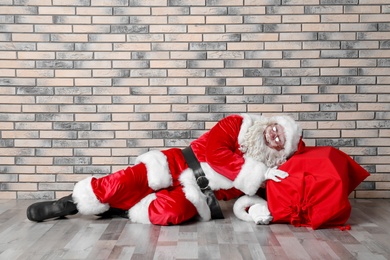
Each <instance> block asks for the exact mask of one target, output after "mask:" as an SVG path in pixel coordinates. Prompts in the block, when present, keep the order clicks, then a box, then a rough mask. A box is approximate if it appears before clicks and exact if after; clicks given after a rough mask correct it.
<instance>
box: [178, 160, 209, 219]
mask: <svg viewBox="0 0 390 260" xmlns="http://www.w3.org/2000/svg"><path fill="white" fill-rule="evenodd" d="M179 180H180V183H181V185H182V186H183V191H184V194H185V196H186V198H187V199H188V200H189V201H190V202H191V203H192V204H193V205H194V206H195V208H196V209H197V211H198V214H199V216H200V217H201V220H203V221H208V220H210V219H211V212H210V208H209V206H208V205H207V198H206V196H205V195H204V194H203V192H202V191H201V190H200V188H199V186H198V184H197V183H196V180H195V176H194V172H193V170H192V169H190V168H188V169H186V170H184V171H183V172H182V173H181V174H180V177H179Z"/></svg>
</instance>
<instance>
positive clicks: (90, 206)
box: [73, 114, 301, 225]
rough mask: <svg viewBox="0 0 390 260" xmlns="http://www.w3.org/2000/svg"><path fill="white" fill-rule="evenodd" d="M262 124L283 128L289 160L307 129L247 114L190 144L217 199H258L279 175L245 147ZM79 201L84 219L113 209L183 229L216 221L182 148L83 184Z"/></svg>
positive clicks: (149, 156) (147, 155)
mask: <svg viewBox="0 0 390 260" xmlns="http://www.w3.org/2000/svg"><path fill="white" fill-rule="evenodd" d="M259 121H262V122H263V123H264V122H277V123H278V124H281V125H282V126H283V127H284V129H285V135H286V143H285V149H284V150H285V154H286V156H289V155H291V154H292V153H293V152H294V151H295V150H296V147H297V144H298V142H299V138H300V132H301V130H300V128H299V126H298V125H297V124H296V123H295V122H294V121H293V120H292V119H291V118H289V117H282V116H280V117H272V118H265V117H262V116H254V115H247V114H245V115H231V116H228V117H226V118H224V119H222V120H221V121H219V122H218V123H217V124H216V125H215V126H214V127H213V128H212V129H211V130H210V131H208V132H206V133H205V134H204V135H202V136H201V137H200V138H198V139H197V140H195V141H193V142H192V143H191V144H190V146H191V148H192V151H193V153H194V154H195V156H196V158H197V160H198V161H199V162H200V165H201V168H202V169H203V171H204V174H205V176H206V177H207V179H208V181H209V184H208V186H209V187H210V188H211V190H213V191H214V194H215V196H216V197H217V199H219V200H221V199H224V200H229V199H233V198H237V197H239V196H240V195H242V194H246V195H250V196H252V195H254V194H256V192H257V191H258V189H259V188H260V186H261V185H262V183H263V182H264V181H265V180H266V179H268V178H275V174H276V176H277V173H275V172H273V174H271V175H270V174H269V173H270V171H269V169H270V168H269V167H268V166H267V165H266V164H265V163H263V162H260V161H258V160H256V159H254V158H252V157H251V156H247V155H246V154H245V151H244V150H243V148H242V144H243V143H244V142H245V139H246V134H247V132H248V129H249V128H250V127H251V126H253V125H254V124H255V123H256V122H259ZM259 138H263V133H262V132H261V133H259ZM267 174H268V175H267ZM73 200H74V202H75V203H76V206H77V209H78V210H79V212H80V213H81V214H87V215H90V214H100V213H103V212H105V211H107V210H108V209H109V208H110V207H113V208H119V209H123V210H128V212H129V213H128V215H129V218H130V219H131V220H132V221H134V222H138V223H153V224H159V225H171V224H180V223H182V222H184V221H187V220H189V219H191V218H193V217H195V216H197V215H199V216H200V218H201V219H202V220H206V221H207V220H210V219H211V213H210V208H209V206H208V204H207V198H206V196H205V194H204V193H203V192H202V190H201V189H200V188H199V186H198V184H197V182H196V179H195V176H194V172H193V170H192V169H191V168H189V167H188V164H187V162H186V160H185V159H184V156H183V153H182V151H181V149H178V148H172V149H168V150H163V151H158V150H152V151H149V152H147V153H145V154H142V155H141V156H139V157H138V158H137V159H136V164H135V165H134V166H131V167H128V168H127V169H124V170H120V171H118V172H116V173H113V174H110V175H107V176H104V177H101V178H95V177H90V178H87V179H85V180H82V181H80V182H78V183H76V185H75V187H74V190H73Z"/></svg>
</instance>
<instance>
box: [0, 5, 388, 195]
mask: <svg viewBox="0 0 390 260" xmlns="http://www.w3.org/2000/svg"><path fill="white" fill-rule="evenodd" d="M0 5H1V6H0V137H1V140H0V156H1V157H0V160H1V162H0V173H1V174H0V182H1V190H0V198H2V199H8V198H20V199H26V198H27V199H29V198H39V199H40V198H55V197H58V196H62V195H65V194H68V193H69V191H70V190H72V188H73V185H74V183H75V182H76V181H78V180H80V179H83V178H85V177H86V176H90V175H91V174H96V175H100V174H107V173H111V172H113V171H116V170H118V169H121V168H124V167H126V166H127V165H129V164H132V163H133V162H134V159H135V157H136V156H137V155H139V154H141V153H143V152H145V151H147V150H148V149H155V148H157V149H161V148H163V147H183V146H186V145H187V144H188V143H189V142H190V141H191V140H193V139H194V138H196V137H198V136H199V135H201V134H202V133H203V132H204V131H205V129H209V128H211V127H212V126H213V125H214V124H215V122H216V121H218V120H219V119H221V118H222V117H224V116H226V115H228V114H232V113H244V112H246V113H263V114H265V115H273V114H281V113H283V114H290V115H292V116H293V117H294V118H295V119H297V120H298V121H299V122H300V124H301V125H302V127H303V128H304V129H305V130H304V140H305V141H306V143H307V145H320V146H321V145H331V146H336V147H339V148H340V149H341V150H343V151H345V152H346V153H347V154H349V155H351V156H352V157H353V158H354V159H355V160H356V161H357V162H358V163H360V164H361V165H362V166H364V167H365V168H366V169H368V170H369V171H370V172H371V173H372V175H371V176H370V177H369V178H368V179H367V180H366V182H364V183H363V184H362V185H360V187H359V188H358V189H357V191H355V192H354V193H353V194H352V197H358V198H378V197H379V198H383V197H385V198H390V170H389V168H390V167H389V166H390V130H389V127H390V120H389V119H390V112H389V111H390V102H389V101H390V86H389V84H390V76H389V74H390V67H389V66H390V5H389V1H388V0H234V1H233V0H112V1H106V0H69V1H62V0H0Z"/></svg>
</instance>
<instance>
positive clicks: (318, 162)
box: [266, 141, 369, 229]
mask: <svg viewBox="0 0 390 260" xmlns="http://www.w3.org/2000/svg"><path fill="white" fill-rule="evenodd" d="M280 169H281V170H283V171H286V172H288V173H289V176H288V177H287V178H286V179H284V180H282V181H281V182H274V181H268V182H267V184H266V193H267V201H268V207H269V210H270V212H271V215H272V216H273V221H272V223H291V224H292V225H294V226H310V227H312V228H313V229H318V228H328V227H342V226H343V225H344V224H345V223H346V222H347V220H348V219H349V217H350V214H351V205H350V202H349V199H348V195H349V194H350V193H351V192H352V191H353V190H354V189H355V188H356V187H357V186H358V185H359V184H360V183H361V182H362V181H363V180H364V179H365V178H367V177H368V176H369V173H368V172H367V171H366V170H365V169H363V168H362V167H361V166H360V165H358V164H357V163H356V162H355V161H354V160H352V159H351V158H350V157H349V156H348V155H347V154H345V153H344V152H342V151H340V150H338V149H335V148H333V147H328V146H326V147H305V145H304V143H303V142H302V141H301V143H300V147H299V149H298V152H297V153H296V154H294V156H292V157H291V158H290V159H289V160H288V161H287V162H286V163H284V164H283V165H282V166H281V167H280Z"/></svg>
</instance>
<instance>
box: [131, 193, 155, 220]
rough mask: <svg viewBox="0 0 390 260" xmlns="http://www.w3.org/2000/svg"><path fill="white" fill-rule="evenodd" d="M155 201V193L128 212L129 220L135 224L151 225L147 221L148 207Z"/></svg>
mask: <svg viewBox="0 0 390 260" xmlns="http://www.w3.org/2000/svg"><path fill="white" fill-rule="evenodd" d="M155 199H156V193H151V194H149V195H148V196H146V197H145V198H143V199H142V200H141V201H140V202H138V203H137V204H135V205H134V206H133V207H131V209H130V210H129V219H130V220H131V221H133V222H136V223H141V224H151V222H150V219H149V205H150V203H152V201H153V200H155Z"/></svg>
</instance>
